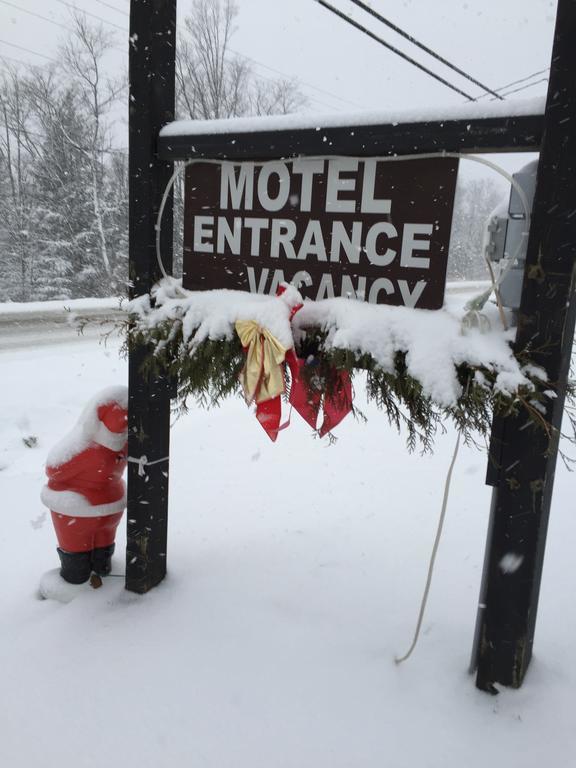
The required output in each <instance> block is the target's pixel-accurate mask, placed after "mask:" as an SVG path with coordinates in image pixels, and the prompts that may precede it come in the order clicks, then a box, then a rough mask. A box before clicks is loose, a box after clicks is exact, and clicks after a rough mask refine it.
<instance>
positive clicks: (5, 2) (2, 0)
mask: <svg viewBox="0 0 576 768" xmlns="http://www.w3.org/2000/svg"><path fill="white" fill-rule="evenodd" d="M0 3H2V5H7V6H10V8H14V9H15V10H17V11H21V12H22V13H27V14H28V15H29V16H35V17H36V18H37V19H41V20H42V21H47V22H48V23H49V24H54V26H56V27H60V28H61V29H64V30H65V31H66V32H72V33H74V32H75V30H74V29H73V28H72V27H70V26H68V25H67V24H62V23H61V22H60V21H55V20H54V19H50V18H48V16H42V14H40V13H36V11H29V10H28V8H22V7H21V6H20V5H16V3H11V2H10V0H0ZM77 10H78V11H79V12H80V13H86V11H84V10H83V9H82V8H77ZM89 15H93V14H89ZM95 18H99V17H98V16H97V17H95ZM102 21H105V19H102ZM106 23H107V24H108V23H109V22H106ZM114 26H116V25H114ZM112 48H114V50H115V51H120V53H122V54H124V55H126V51H125V50H124V48H120V47H119V46H117V45H113V46H112Z"/></svg>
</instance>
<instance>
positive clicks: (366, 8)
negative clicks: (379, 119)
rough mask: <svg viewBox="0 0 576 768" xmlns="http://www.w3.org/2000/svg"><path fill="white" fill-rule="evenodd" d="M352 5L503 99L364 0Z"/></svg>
mask: <svg viewBox="0 0 576 768" xmlns="http://www.w3.org/2000/svg"><path fill="white" fill-rule="evenodd" d="M350 2H351V3H354V5H357V6H358V7H359V8H362V10H364V11H366V13H369V14H370V15H371V16H374V18H375V19H378V21H381V22H382V23H383V24H385V25H386V26H387V27H390V29H392V30H394V32H396V33H397V34H399V35H401V36H402V37H404V38H405V39H406V40H409V41H410V42H411V43H412V44H413V45H415V46H417V47H418V48H420V49H421V50H422V51H425V52H426V53H427V54H429V55H430V56H433V57H434V58H435V59H437V60H438V61H440V62H442V64H444V65H445V66H447V67H449V68H450V69H452V70H453V71H454V72H457V73H458V74H459V75H462V77H465V78H466V79H467V80H470V82H471V83H474V85H477V86H479V87H480V88H482V89H483V90H484V91H486V92H487V93H490V94H492V96H495V97H496V98H497V99H503V97H502V96H500V95H499V94H498V93H496V91H493V90H492V89H491V88H488V86H487V85H483V84H482V83H481V82H480V81H479V80H476V79H475V78H474V77H472V76H471V75H469V74H468V73H467V72H464V70H462V69H460V67H457V66H456V65H455V64H452V63H451V62H450V61H448V60H447V59H445V58H444V57H443V56H440V54H439V53H436V51H433V50H432V49H431V48H428V46H427V45H424V43H421V42H420V41H419V40H417V39H416V38H415V37H413V36H412V35H409V34H408V32H405V31H404V30H403V29H401V28H400V27H398V26H397V25H396V24H393V23H392V22H391V21H390V20H389V19H387V18H385V17H384V16H381V15H380V14H379V13H377V12H376V11H375V10H373V9H372V8H370V6H369V5H366V3H363V2H362V0H350Z"/></svg>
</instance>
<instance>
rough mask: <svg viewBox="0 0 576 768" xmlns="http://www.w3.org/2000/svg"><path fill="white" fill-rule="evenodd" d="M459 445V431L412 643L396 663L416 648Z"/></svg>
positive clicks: (406, 657)
mask: <svg viewBox="0 0 576 768" xmlns="http://www.w3.org/2000/svg"><path fill="white" fill-rule="evenodd" d="M459 447H460V432H458V437H457V438H456V445H455V446H454V453H453V455H452V461H451V462H450V468H449V470H448V474H447V475H446V483H445V485H444V498H443V500H442V509H441V510H440V519H439V521H438V529H437V531H436V538H435V539H434V546H433V547H432V555H431V556H430V564H429V566H428V575H427V577H426V586H425V587H424V594H423V595H422V601H421V603H420V611H419V613H418V621H417V622H416V630H415V631H414V638H413V640H412V644H411V645H410V648H408V650H407V651H406V653H405V654H404V655H403V656H400V657H398V656H397V657H396V658H395V659H394V661H395V662H396V664H401V663H402V662H403V661H406V659H408V658H410V656H411V655H412V652H413V650H414V648H416V643H417V642H418V638H419V636H420V629H421V627H422V621H423V619H424V611H425V610H426V604H427V602H428V595H429V593H430V585H431V584H432V574H433V573H434V563H435V562H436V554H437V552H438V547H439V545H440V538H441V536H442V529H443V527H444V518H445V517H446V507H447V506H448V497H449V495H450V483H451V481H452V470H453V469H454V464H455V463H456V457H457V456H458V449H459Z"/></svg>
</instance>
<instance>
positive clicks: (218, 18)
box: [176, 0, 306, 120]
mask: <svg viewBox="0 0 576 768" xmlns="http://www.w3.org/2000/svg"><path fill="white" fill-rule="evenodd" d="M237 14H238V9H237V6H236V4H235V3H234V1H233V0H194V2H193V3H192V10H191V14H190V15H189V16H188V17H187V18H186V19H185V21H184V33H183V34H182V35H181V36H180V37H179V40H178V55H177V59H176V84H177V110H178V114H179V117H187V118H190V119H192V120H211V119H216V118H227V117H238V116H241V115H262V114H266V115H269V114H286V113H288V112H293V111H295V110H296V109H298V108H300V107H302V106H304V105H305V104H306V99H305V97H304V96H303V95H302V93H300V91H299V89H298V84H297V82H296V81H294V80H272V79H268V78H258V77H257V76H256V75H255V74H254V72H253V71H252V68H251V66H250V63H249V60H248V59H246V58H245V57H242V56H239V55H237V54H234V53H233V52H232V51H231V49H230V40H231V38H232V35H233V34H234V31H235V26H234V20H235V18H236V16H237Z"/></svg>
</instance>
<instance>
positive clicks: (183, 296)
mask: <svg viewBox="0 0 576 768" xmlns="http://www.w3.org/2000/svg"><path fill="white" fill-rule="evenodd" d="M154 296H155V298H156V306H155V307H154V308H151V305H150V299H149V297H148V296H141V297H139V298H138V299H135V300H133V301H132V302H131V303H130V305H129V306H128V311H129V312H132V313H135V314H137V315H139V320H138V323H139V326H140V327H141V328H142V329H150V328H153V327H154V326H156V325H160V324H162V323H164V322H165V321H167V320H182V323H183V332H184V339H185V340H186V341H188V343H189V344H190V348H191V350H192V351H193V349H194V347H195V346H196V345H198V344H199V343H201V342H202V341H204V340H206V339H212V340H218V339H230V338H232V336H233V334H234V323H235V322H236V320H254V321H256V322H258V323H259V324H260V325H262V326H263V327H265V328H267V329H268V330H269V331H270V332H271V333H272V334H273V335H274V336H276V337H277V338H278V340H279V341H280V342H281V343H282V344H283V345H284V346H285V347H292V346H293V343H294V341H293V338H294V337H293V330H298V329H302V328H305V327H311V326H314V327H320V328H323V329H324V330H326V331H328V339H327V344H328V346H331V347H333V348H338V349H346V350H351V351H354V352H360V353H367V354H370V355H372V357H373V358H374V360H375V361H376V362H377V363H378V364H379V365H380V366H381V367H382V368H383V369H384V370H387V371H390V372H393V371H394V355H395V353H396V352H399V351H401V352H406V364H407V366H408V372H409V373H410V375H411V376H413V377H414V378H415V379H417V380H418V381H419V382H420V383H421V384H422V387H423V390H424V394H425V395H428V396H429V397H430V398H432V400H434V401H435V402H436V403H438V404H439V405H442V406H451V405H454V404H455V403H456V401H457V399H458V397H459V395H460V394H461V392H462V390H461V386H460V384H459V382H458V379H457V375H456V366H458V365H460V364H462V363H469V364H471V365H472V366H479V367H480V366H481V367H486V368H488V369H489V370H492V371H494V372H495V373H496V374H497V380H496V385H495V387H496V389H498V390H501V391H502V392H505V393H509V394H514V393H515V392H516V390H517V389H518V388H519V387H520V386H522V385H524V386H528V387H530V386H531V383H530V381H529V379H528V377H527V376H526V373H527V372H526V371H524V370H523V369H522V368H521V366H520V364H519V362H518V360H516V358H515V357H514V355H513V353H512V349H511V347H510V342H511V341H512V340H513V330H509V331H504V330H503V329H502V326H501V324H500V320H499V317H498V313H497V311H496V309H495V308H494V307H490V306H489V307H487V308H486V310H485V312H486V315H487V317H488V320H489V321H490V330H489V331H488V332H481V331H480V330H478V329H470V330H467V331H466V332H464V331H463V327H462V318H463V316H464V313H465V310H464V308H463V306H462V301H458V300H457V299H456V297H449V298H448V299H447V301H446V303H445V305H444V307H443V309H441V310H425V309H411V308H408V307H393V306H386V305H373V304H367V303H365V302H362V301H358V300H354V299H346V298H337V299H324V300H322V301H310V300H306V301H304V306H303V307H302V309H301V310H300V311H299V312H297V314H296V315H295V317H294V319H293V321H292V324H291V323H290V320H289V316H290V308H291V307H293V306H294V305H295V304H297V303H299V302H300V301H301V297H300V294H299V293H298V291H296V290H295V289H294V288H293V287H292V286H289V287H288V290H287V291H286V293H284V294H283V295H282V296H281V297H273V296H265V295H260V294H250V293H247V292H244V291H230V290H214V291H185V290H183V289H182V288H181V283H180V281H178V280H175V279H174V278H169V279H168V280H163V281H161V283H159V284H158V286H157V287H156V289H155V291H154ZM292 326H293V327H292Z"/></svg>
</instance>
